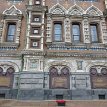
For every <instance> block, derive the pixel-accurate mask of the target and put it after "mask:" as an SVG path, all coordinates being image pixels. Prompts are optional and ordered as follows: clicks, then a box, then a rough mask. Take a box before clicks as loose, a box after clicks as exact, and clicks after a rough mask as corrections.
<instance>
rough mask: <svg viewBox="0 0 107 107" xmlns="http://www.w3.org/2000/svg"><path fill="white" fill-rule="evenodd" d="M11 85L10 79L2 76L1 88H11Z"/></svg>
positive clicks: (0, 79) (0, 78)
mask: <svg viewBox="0 0 107 107" xmlns="http://www.w3.org/2000/svg"><path fill="white" fill-rule="evenodd" d="M10 83H11V78H10V77H5V76H0V86H3V87H10Z"/></svg>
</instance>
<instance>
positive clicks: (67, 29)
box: [64, 18, 71, 43]
mask: <svg viewBox="0 0 107 107" xmlns="http://www.w3.org/2000/svg"><path fill="white" fill-rule="evenodd" d="M64 32H65V42H68V43H71V31H70V19H69V18H66V19H65V20H64Z"/></svg>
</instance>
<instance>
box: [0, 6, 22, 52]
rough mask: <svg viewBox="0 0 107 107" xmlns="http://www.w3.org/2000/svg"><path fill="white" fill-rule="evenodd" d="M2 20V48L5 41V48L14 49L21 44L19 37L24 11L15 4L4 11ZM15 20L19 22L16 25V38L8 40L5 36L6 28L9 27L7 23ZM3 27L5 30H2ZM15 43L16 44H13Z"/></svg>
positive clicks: (0, 28) (0, 30)
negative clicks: (12, 40)
mask: <svg viewBox="0 0 107 107" xmlns="http://www.w3.org/2000/svg"><path fill="white" fill-rule="evenodd" d="M2 16H3V17H2V18H3V19H2V22H3V27H2V24H1V26H0V32H2V37H0V39H1V43H2V45H1V46H0V47H1V48H2V47H4V42H5V49H10V48H13V49H14V50H15V49H17V48H18V46H19V39H20V32H21V23H22V22H21V19H22V12H21V11H20V10H19V9H17V8H16V7H15V6H14V5H12V6H11V7H10V8H9V9H6V10H5V11H4V12H3V13H2ZM11 22H15V23H16V24H17V27H16V35H15V40H14V42H12V43H11V42H6V41H5V40H4V39H3V38H4V37H3V36H4V35H6V34H5V29H7V23H11ZM2 28H3V30H2ZM10 43H11V45H10ZM13 45H14V46H13Z"/></svg>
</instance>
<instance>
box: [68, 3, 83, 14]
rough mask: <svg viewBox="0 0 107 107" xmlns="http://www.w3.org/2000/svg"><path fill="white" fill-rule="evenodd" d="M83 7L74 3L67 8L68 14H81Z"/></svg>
mask: <svg viewBox="0 0 107 107" xmlns="http://www.w3.org/2000/svg"><path fill="white" fill-rule="evenodd" d="M83 11H84V10H83V9H82V8H81V7H79V6H78V5H74V6H73V7H71V8H70V9H69V10H68V14H70V15H82V14H83Z"/></svg>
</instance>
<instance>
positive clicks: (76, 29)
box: [72, 23, 80, 42]
mask: <svg viewBox="0 0 107 107" xmlns="http://www.w3.org/2000/svg"><path fill="white" fill-rule="evenodd" d="M72 35H73V41H74V42H75V41H77V42H78V41H79V42H80V25H79V24H78V23H77V24H73V25H72Z"/></svg>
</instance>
